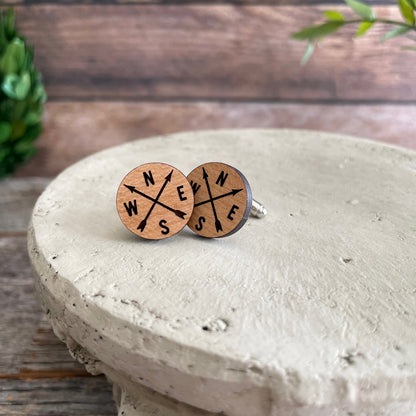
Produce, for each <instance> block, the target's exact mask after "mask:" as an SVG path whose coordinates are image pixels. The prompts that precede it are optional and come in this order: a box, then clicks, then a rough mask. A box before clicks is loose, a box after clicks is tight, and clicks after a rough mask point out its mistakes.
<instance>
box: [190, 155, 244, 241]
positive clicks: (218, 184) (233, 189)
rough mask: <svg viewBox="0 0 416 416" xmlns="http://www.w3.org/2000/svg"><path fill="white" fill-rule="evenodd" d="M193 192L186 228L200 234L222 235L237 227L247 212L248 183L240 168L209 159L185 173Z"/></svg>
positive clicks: (231, 232)
mask: <svg viewBox="0 0 416 416" xmlns="http://www.w3.org/2000/svg"><path fill="white" fill-rule="evenodd" d="M187 178H188V181H189V182H190V184H191V186H192V190H193V192H194V199H195V203H194V211H193V213H192V216H191V219H190V220H189V222H188V226H189V228H191V230H192V231H195V232H196V233H197V234H199V235H201V236H203V237H225V236H228V235H230V234H233V233H235V232H236V231H238V230H239V229H240V228H241V227H242V226H243V225H244V223H245V222H246V221H247V218H248V216H249V214H250V208H251V203H252V196H251V190H250V186H249V184H248V182H247V180H246V178H245V177H244V176H243V174H242V173H241V172H239V171H238V170H237V169H235V168H233V167H231V166H229V165H226V164H225V163H217V162H210V163H205V164H203V165H201V166H198V167H197V168H195V169H194V170H193V171H192V172H191V173H190V174H189V175H188V176H187Z"/></svg>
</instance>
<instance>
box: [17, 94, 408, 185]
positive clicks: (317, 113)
mask: <svg viewBox="0 0 416 416" xmlns="http://www.w3.org/2000/svg"><path fill="white" fill-rule="evenodd" d="M415 119H416V106H413V105H333V104H332V105H325V104H303V105H300V104H287V103H286V104H284V103H218V102H196V103H188V102H169V103H154V102H79V101H71V102H50V103H48V104H47V107H46V113H45V117H44V122H45V132H44V134H43V135H42V136H41V138H40V139H39V140H38V142H37V147H38V153H37V155H36V156H35V157H34V158H33V159H32V160H31V161H29V163H28V164H26V165H25V166H23V167H21V168H20V169H19V170H18V171H17V172H16V173H15V176H21V177H27V176H33V175H37V176H49V177H50V176H54V175H56V174H57V173H59V172H60V171H61V170H62V169H64V168H65V167H67V166H69V165H70V164H72V163H74V162H76V161H77V160H79V159H81V158H82V157H84V156H87V155H89V154H91V153H94V152H96V151H98V150H101V149H104V148H107V147H110V146H114V145H117V144H121V143H124V142H127V141H131V140H135V139H140V138H143V137H150V136H154V135H158V134H168V133H173V132H178V131H185V130H198V129H215V128H235V127H241V128H242V127H249V128H251V127H282V128H301V129H311V130H321V131H329V132H337V133H344V134H350V135H356V136H361V137H367V138H369V139H375V140H381V141H384V142H388V143H392V144H396V145H401V146H404V147H410V148H413V149H416V138H415V136H414V120H415Z"/></svg>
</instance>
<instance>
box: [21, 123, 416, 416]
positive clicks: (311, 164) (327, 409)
mask: <svg viewBox="0 0 416 416" xmlns="http://www.w3.org/2000/svg"><path fill="white" fill-rule="evenodd" d="M152 161H160V162H166V163H169V164H171V165H173V166H175V167H177V168H178V169H180V170H181V171H182V172H183V173H184V174H185V175H186V174H188V173H189V172H190V171H191V170H192V169H193V168H194V167H196V166H198V165H200V164H201V163H204V162H209V161H220V162H225V163H228V164H230V165H232V166H234V167H236V168H237V169H239V170H240V171H241V172H243V173H244V175H245V176H246V177H247V179H248V181H249V182H250V185H251V187H252V191H253V196H254V198H255V199H257V200H259V201H261V202H262V203H264V205H265V206H266V208H267V211H268V215H267V216H266V217H265V218H263V219H255V218H250V219H249V221H248V222H247V224H246V225H245V226H244V228H242V229H241V230H240V231H239V232H238V233H236V234H235V235H233V236H231V237H228V238H224V239H204V238H200V237H198V236H196V235H195V234H193V233H192V232H191V231H190V230H189V229H187V228H186V229H185V230H183V231H182V232H181V233H180V234H178V235H177V236H174V237H172V238H169V239H166V240H163V241H148V240H143V239H140V238H139V237H137V236H135V235H133V234H132V233H130V232H129V231H128V230H127V229H126V228H125V227H124V225H123V224H122V223H121V221H120V219H119V217H118V214H117V211H116V204H115V197H116V192H117V187H118V185H119V183H120V181H121V179H122V178H123V177H124V175H125V174H126V173H127V172H129V171H130V170H131V169H133V168H134V167H136V166H138V165H140V164H143V163H146V162H152ZM138 202H139V201H138ZM415 214H416V154H415V153H414V152H412V151H408V150H404V149H400V148H395V147H391V146H387V145H383V144H380V143H375V142H372V141H367V140H363V139H354V138H350V137H343V136H337V135H334V134H324V133H318V132H307V131H293V130H228V131H201V132H190V133H185V134H177V135H172V136H169V137H159V138H152V139H147V140H140V141H136V142H132V143H129V144H126V145H123V146H119V147H114V148H111V149H108V150H105V151H102V152H100V153H97V154H95V155H93V156H91V157H89V158H86V159H84V160H82V161H80V162H79V163H77V164H75V165H73V166H71V167H70V168H68V169H66V170H65V171H64V172H62V173H61V174H60V175H59V176H58V177H57V178H56V179H55V180H54V181H53V182H52V183H51V184H50V185H49V186H48V188H47V189H46V190H45V192H44V193H43V194H42V195H41V197H40V198H39V200H38V201H37V204H36V206H35V208H34V211H33V216H32V221H31V224H30V227H29V233H28V235H29V242H28V244H29V253H30V257H31V261H32V264H33V267H34V271H35V279H36V286H37V293H38V296H39V299H40V302H41V304H42V307H43V308H44V310H45V311H46V312H47V314H48V317H49V319H50V321H51V323H52V325H53V328H54V331H55V333H56V335H57V336H58V337H59V338H60V339H61V340H62V341H64V342H65V343H66V344H67V346H68V348H69V350H70V352H71V353H72V354H73V356H74V357H75V358H76V359H78V360H79V361H80V362H82V363H84V364H85V366H86V368H87V369H88V371H90V372H92V373H93V374H98V373H104V374H106V376H107V377H108V378H109V380H111V381H112V382H113V384H114V393H115V399H116V401H117V403H118V406H119V415H122V414H123V415H128V416H139V415H140V416H145V415H146V416H148V415H163V416H178V415H181V416H184V415H186V416H188V415H189V416H191V415H192V416H194V415H210V414H216V413H220V414H224V415H227V416H266V415H268V416H306V415H307V416H318V415H319V416H329V415H331V416H338V415H339V416H341V415H342V416H347V415H349V416H352V415H354V416H358V415H365V416H369V415H374V416H375V415H377V416H386V415H389V416H390V415H391V416H393V415H394V416H412V415H415V414H416V274H415V273H416V223H415Z"/></svg>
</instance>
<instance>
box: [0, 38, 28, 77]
mask: <svg viewBox="0 0 416 416" xmlns="http://www.w3.org/2000/svg"><path fill="white" fill-rule="evenodd" d="M24 59H25V44H24V42H23V41H22V40H21V39H13V41H12V42H11V43H9V44H8V45H7V48H6V50H5V52H4V54H3V56H2V57H1V58H0V71H1V72H3V74H4V75H8V74H14V73H16V72H18V71H19V70H20V69H21V67H22V64H23V60H24Z"/></svg>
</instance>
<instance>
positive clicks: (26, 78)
mask: <svg viewBox="0 0 416 416" xmlns="http://www.w3.org/2000/svg"><path fill="white" fill-rule="evenodd" d="M29 90H30V75H29V72H24V73H23V74H22V76H21V77H20V78H19V81H18V82H17V85H16V97H17V99H19V100H24V99H25V98H26V96H27V93H28V92H29Z"/></svg>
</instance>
